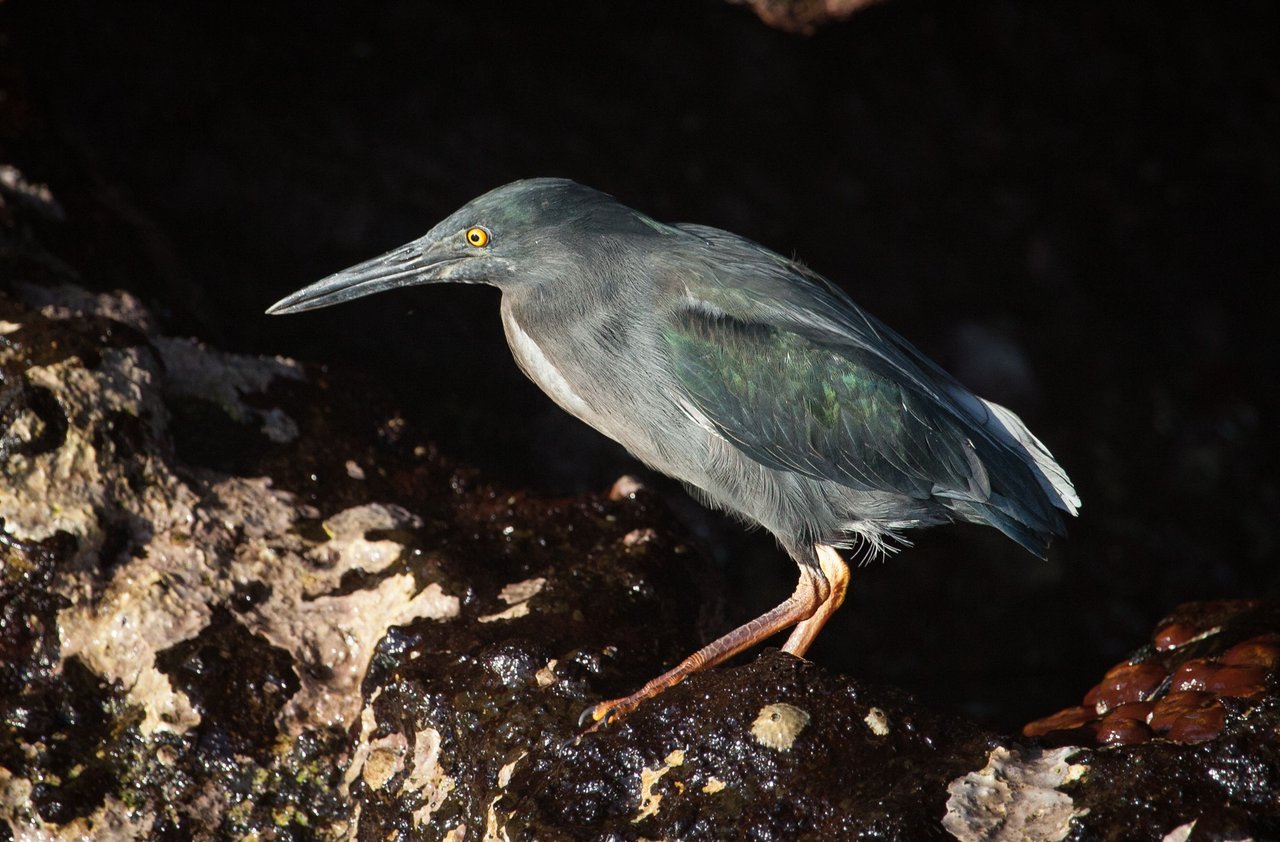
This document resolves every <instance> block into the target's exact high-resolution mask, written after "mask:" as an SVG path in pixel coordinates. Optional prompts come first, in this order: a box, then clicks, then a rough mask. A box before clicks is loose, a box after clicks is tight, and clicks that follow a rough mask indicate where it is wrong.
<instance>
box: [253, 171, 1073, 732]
mask: <svg viewBox="0 0 1280 842" xmlns="http://www.w3.org/2000/svg"><path fill="white" fill-rule="evenodd" d="M434 283H463V284H489V285H492V286H495V287H497V288H498V289H499V290H501V293H502V301H501V306H500V311H501V317H502V325H503V329H504V332H505V334H506V338H507V342H508V344H509V345H510V348H511V353H512V355H513V356H514V357H515V360H516V363H517V364H518V365H519V367H520V369H521V370H522V371H523V372H524V373H525V374H526V375H527V376H528V377H529V378H530V379H531V380H533V382H534V383H536V384H537V385H538V386H539V387H541V388H542V390H543V391H544V392H546V393H547V395H548V396H549V397H550V398H551V399H552V400H553V401H554V402H555V403H556V404H558V405H559V406H560V407H561V408H562V409H563V410H565V411H566V412H568V413H569V414H570V415H572V416H574V417H576V418H578V419H579V420H581V421H583V422H585V423H586V424H588V425H590V426H591V427H594V428H595V429H596V430H598V431H599V432H601V433H603V434H604V435H606V436H608V437H609V438H611V439H613V440H614V441H616V442H618V443H619V444H621V445H622V446H623V447H624V448H626V449H627V450H628V451H629V452H630V453H631V454H632V455H633V456H635V457H636V458H637V459H639V460H640V461H641V462H643V463H644V464H645V465H647V466H649V467H650V468H652V469H653V470H655V471H657V472H660V473H662V474H666V475H668V476H670V477H674V478H675V479H677V480H679V481H680V482H682V483H683V484H684V485H685V486H686V487H687V488H689V489H690V491H691V492H692V493H693V494H694V495H695V496H696V497H697V498H698V499H700V500H701V501H702V502H703V503H705V504H707V505H709V506H712V507H715V508H719V509H722V510H725V511H727V512H729V513H731V514H733V515H735V516H737V517H738V518H740V519H741V520H743V521H745V522H747V523H748V524H756V525H759V526H760V527H763V528H764V529H765V530H767V531H768V532H770V533H771V534H772V535H773V536H774V537H775V538H776V539H777V541H778V543H779V545H780V546H781V547H782V549H784V550H785V551H786V552H787V554H788V555H790V556H791V558H792V559H794V560H795V562H796V564H797V565H798V567H799V580H798V583H797V585H796V588H795V590H794V592H793V593H792V594H791V596H789V597H788V598H787V599H786V600H784V601H783V602H782V603H781V604H779V605H777V606H776V607H775V608H773V609H771V610H769V611H767V612H765V613H764V614H762V615H760V616H759V617H757V618H755V619H754V620H751V621H750V622H748V623H746V624H744V625H742V626H740V627H738V628H736V629H734V630H732V631H730V632H728V633H727V634H725V635H723V636H721V637H719V638H717V639H716V640H714V641H712V642H711V643H709V644H707V645H706V646H704V647H702V648H701V649H699V650H698V651H696V652H694V653H693V654H692V655H690V656H689V657H687V658H685V659H684V660H683V661H681V662H680V663H679V664H677V665H676V666H675V667H673V668H672V669H670V670H668V671H667V672H664V673H663V674H662V675H660V676H658V677H656V678H654V679H653V680H651V681H649V682H648V683H647V684H645V685H644V686H643V687H641V688H640V689H639V690H637V691H636V692H634V693H632V694H630V695H628V696H624V697H622V698H618V699H612V700H608V701H602V702H599V703H598V704H596V705H594V706H593V707H591V708H589V709H588V710H587V712H586V714H584V719H586V720H591V721H593V723H594V724H593V725H592V727H597V726H599V725H602V724H608V723H612V722H616V721H618V720H619V719H621V718H622V717H624V716H626V715H627V714H628V713H630V712H631V711H633V710H634V709H635V708H636V707H637V706H639V705H640V704H641V703H643V702H644V701H646V700H648V699H650V698H653V697H654V696H656V695H658V694H659V693H661V692H663V691H664V690H666V689H667V688H669V687H671V686H673V685H675V684H676V683H678V682H680V681H682V680H683V679H684V678H686V677H687V676H688V675H690V674H692V673H694V672H697V671H699V670H703V669H708V668H710V667H713V666H715V665H717V664H719V663H722V662H723V661H725V660H726V659H727V658H730V657H732V656H733V655H735V654H737V653H739V652H741V651H743V650H744V649H747V648H748V647H751V646H753V645H755V644H757V643H759V642H761V641H763V640H765V639H767V638H769V637H772V636H773V635H775V634H779V633H781V632H783V631H786V630H787V629H790V630H791V631H790V634H789V636H788V637H787V638H786V642H785V643H784V644H783V647H782V648H783V650H784V651H786V652H788V653H790V654H792V655H795V656H797V657H803V656H804V654H805V652H806V651H807V650H808V649H809V647H810V645H811V644H812V643H813V641H814V639H815V637H816V636H817V634H818V632H819V631H820V630H821V628H822V627H823V625H824V624H825V623H826V622H827V620H828V619H829V618H830V617H831V615H832V613H833V612H835V610H836V609H837V608H839V607H840V605H841V603H842V602H843V601H844V599H845V594H846V592H847V590H848V585H849V567H848V563H847V561H846V560H845V557H844V556H843V555H842V552H844V553H848V552H851V551H853V552H862V553H864V554H866V555H869V556H870V555H879V554H883V553H886V552H889V551H892V550H894V549H896V548H898V547H899V546H901V545H902V544H904V543H906V539H905V537H904V535H903V533H904V532H905V531H906V530H909V529H914V528H919V527H927V526H934V525H939V524H944V523H950V522H958V521H960V522H969V523H977V524H986V525H989V526H992V527H994V528H996V529H997V530H999V531H1000V532H1002V533H1003V534H1004V535H1006V536H1008V537H1009V538H1011V539H1012V540H1013V541H1015V542H1017V543H1018V544H1020V545H1021V546H1022V547H1024V548H1026V549H1027V550H1028V551H1030V552H1031V553H1033V554H1035V555H1037V556H1040V557H1041V558H1043V557H1045V555H1046V553H1047V551H1048V547H1049V544H1050V542H1051V541H1052V539H1053V538H1055V537H1059V536H1062V535H1064V534H1065V522H1066V516H1074V515H1076V514H1077V511H1078V509H1079V507H1080V498H1079V496H1078V495H1077V494H1076V491H1075V488H1074V486H1073V485H1072V482H1071V480H1070V479H1069V478H1068V476H1067V474H1066V472H1065V471H1064V470H1063V468H1062V467H1061V466H1060V465H1059V464H1058V463H1057V461H1055V459H1054V457H1053V456H1052V454H1051V453H1050V452H1049V450H1048V448H1046V447H1045V445H1044V444H1042V443H1041V442H1040V440H1039V439H1037V438H1036V437H1035V436H1034V435H1033V434H1032V433H1031V432H1030V431H1029V430H1028V429H1027V427H1026V425H1025V424H1023V422H1022V421H1021V419H1019V417H1018V416H1017V415H1016V414H1014V413H1013V412H1012V411H1010V410H1008V409H1006V408H1005V407H1003V406H1001V405H999V404H996V403H994V402H992V401H989V400H985V399H983V398H980V397H978V396H977V395H975V394H974V393H973V392H971V391H969V390H968V389H967V388H965V387H964V386H963V385H961V384H960V383H959V381H957V380H956V379H955V378H953V377H952V376H951V375H949V374H947V373H946V372H945V371H944V370H943V369H942V368H941V367H939V366H938V365H937V364H936V363H934V362H932V361H931V360H930V359H928V358H927V357H926V356H925V355H924V354H922V353H921V352H920V351H918V350H916V348H915V347H914V346H912V345H911V343H909V342H908V341H907V340H906V339H904V338H903V337H902V336H900V335H899V334H898V333H896V332H894V331H893V330H891V329H890V328H889V327H887V326H886V325H885V324H883V323H882V322H880V321H879V320H878V319H876V318H875V317H873V316H872V315H870V314H869V313H867V312H866V311H865V310H863V309H862V308H861V307H859V306H858V305H857V304H855V303H854V302H853V301H852V300H851V299H850V298H849V296H848V295H846V294H845V292H843V291H842V290H841V289H840V288H839V287H837V286H836V285H834V284H833V283H831V282H830V281H828V280H827V279H825V278H824V277H822V276H821V275H819V274H818V273H817V272H814V271H813V270H811V269H809V268H807V267H805V266H804V265H802V264H801V263H799V262H798V261H796V260H793V259H788V258H786V257H783V256H782V255H779V254H777V253H775V252H773V251H771V250H769V249H767V248H765V247H763V246H761V245H758V244H757V243H755V242H753V241H751V240H749V239H747V238H745V237H741V236H738V235H736V234H732V233H729V232H728V231H723V230H720V229H717V228H712V227H708V226H705V225H692V224H666V223H662V222H658V221H656V220H654V219H652V218H650V217H649V216H647V215H645V214H643V213H641V212H639V211H637V210H633V209H632V208H630V207H627V206H626V205H624V204H622V203H621V202H619V201H617V200H616V199H615V198H613V197H612V196H610V195H608V194H606V193H603V192H600V191H597V190H594V189H592V188H590V187H586V186H583V185H581V184H578V183H576V182H573V181H570V180H567V179H560V178H534V179H525V180H521V181H516V182H512V183H510V184H507V185H504V186H502V187H498V188H496V189H494V190H491V191H490V192H488V193H485V194H484V195H482V196H480V197H478V198H476V199H473V200H472V201H470V202H468V203H467V204H465V205H463V206H462V207H461V208H460V209H459V210H457V211H456V212H454V213H453V214H452V215H450V216H449V217H448V218H446V219H445V220H443V221H442V222H440V223H439V224H438V225H436V226H435V227H434V228H432V229H431V230H430V231H428V232H427V233H426V234H424V235H423V236H421V237H419V238H418V239H416V240H413V241H412V242H409V243H407V244H405V245H403V246H401V247H399V248H396V249H393V250H392V251H390V252H387V253H386V254H383V255H382V256H380V257H375V258H373V259H371V260H368V261H366V262H363V263H360V264H358V265H356V266H353V267H351V268H349V269H345V270H343V271H341V272H338V273H336V274H334V275H331V276H329V277H327V278H325V279H323V280H321V281H318V282H316V283H314V284H312V285H310V286H308V287H305V288H303V289H301V290H298V291H297V292H294V293H293V294H291V295H289V296H287V297H285V298H283V299H281V300H280V301H278V302H277V303H275V304H273V305H272V306H271V307H270V308H269V309H268V310H267V312H268V313H271V314H284V313H298V312H302V311H305V310H313V309H316V308H319V307H327V306H329V305H333V304H339V303H341V302H345V301H350V300H352V299H355V298H360V297H362V296H366V295H371V294H373V293H378V292H384V291H386V290H390V289H394V288H397V287H405V286H417V285H420V284H434Z"/></svg>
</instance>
